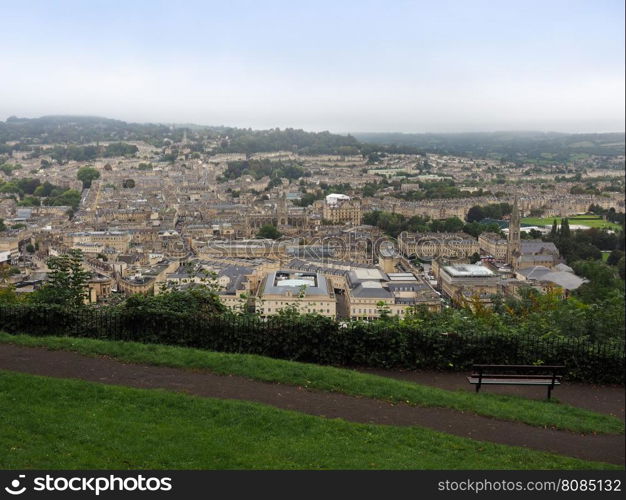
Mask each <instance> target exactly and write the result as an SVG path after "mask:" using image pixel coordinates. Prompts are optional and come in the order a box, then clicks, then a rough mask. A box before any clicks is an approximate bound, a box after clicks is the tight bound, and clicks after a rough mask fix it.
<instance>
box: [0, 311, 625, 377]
mask: <svg viewBox="0 0 626 500" xmlns="http://www.w3.org/2000/svg"><path fill="white" fill-rule="evenodd" d="M0 330H3V331H6V332H8V333H26V334H30V335H36V336H46V335H60V336H73V337H89V338H97V339H107V340H128V341H135V342H145V343H159V344H168V345H175V346H184V347H194V348H200V349H208V350H212V351H221V352H234V353H249V354H259V355H263V356H270V357H274V358H281V359H289V360H295V361H304V362H311V363H317V364H327V365H335V366H352V367H355V366H360V367H373V368H390V369H391V368H393V369H428V370H454V371H464V370H468V369H471V367H472V365H473V364H474V363H489V364H491V363H493V364H496V363H498V364H564V365H565V366H566V375H567V377H568V379H569V380H580V381H586V382H593V383H617V384H623V382H624V343H623V342H620V341H614V342H606V343H597V342H590V341H588V340H586V339H582V338H548V339H545V338H541V337H539V336H530V335H523V334H519V333H503V332H489V333H484V332H482V333H477V332H469V331H468V332H463V331H459V332H452V333H440V332H432V331H420V330H419V328H417V327H416V326H414V325H411V324H410V323H403V322H395V321H389V322H383V321H376V322H371V323H366V322H354V323H340V322H337V321H334V320H332V319H329V318H324V317H321V316H311V315H304V316H295V317H281V316H272V317H269V318H267V319H266V320H264V319H262V318H260V317H258V316H254V315H250V316H235V315H219V316H216V315H203V314H199V313H195V314H184V313H178V312H172V311H163V310H146V309H143V308H120V309H113V308H109V309H92V308H85V309H81V310H69V309H65V308H62V307H58V306H41V305H28V304H25V305H19V306H15V305H11V306H0Z"/></svg>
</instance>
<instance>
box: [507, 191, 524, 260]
mask: <svg viewBox="0 0 626 500" xmlns="http://www.w3.org/2000/svg"><path fill="white" fill-rule="evenodd" d="M520 239H521V236H520V216H519V207H518V206H517V195H516V196H515V201H514V202H513V211H512V212H511V221H510V223H509V237H508V240H507V246H506V262H507V264H509V265H510V266H511V267H512V268H513V269H515V268H516V267H517V265H516V264H517V258H518V257H519V256H520V255H521V242H520Z"/></svg>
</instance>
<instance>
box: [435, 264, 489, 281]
mask: <svg viewBox="0 0 626 500" xmlns="http://www.w3.org/2000/svg"><path fill="white" fill-rule="evenodd" d="M443 269H444V271H445V272H447V273H448V274H449V275H450V276H454V277H455V278H462V277H468V278H470V277H472V278H474V277H476V278H478V277H481V278H487V277H491V276H495V274H494V273H493V272H492V271H491V270H489V269H487V268H486V267H484V266H481V265H478V264H457V265H452V266H444V268H443Z"/></svg>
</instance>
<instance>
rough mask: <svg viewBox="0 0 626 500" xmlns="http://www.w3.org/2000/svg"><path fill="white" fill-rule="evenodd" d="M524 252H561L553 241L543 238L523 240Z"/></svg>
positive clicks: (522, 247) (522, 248) (556, 253)
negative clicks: (543, 239)
mask: <svg viewBox="0 0 626 500" xmlns="http://www.w3.org/2000/svg"><path fill="white" fill-rule="evenodd" d="M520 243H521V250H522V254H529V253H534V254H536V253H540V252H547V253H553V254H555V255H558V254H559V251H558V249H557V248H556V246H555V245H554V243H552V242H551V241H542V240H521V242H520Z"/></svg>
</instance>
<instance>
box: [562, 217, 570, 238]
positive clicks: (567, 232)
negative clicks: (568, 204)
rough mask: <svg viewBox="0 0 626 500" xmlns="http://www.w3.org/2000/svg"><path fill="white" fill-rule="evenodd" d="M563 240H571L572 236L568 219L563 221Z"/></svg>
mask: <svg viewBox="0 0 626 500" xmlns="http://www.w3.org/2000/svg"><path fill="white" fill-rule="evenodd" d="M560 235H561V238H564V239H565V238H569V237H570V236H571V232H570V229H569V221H568V220H567V217H565V218H564V219H563V220H562V221H561V234H560Z"/></svg>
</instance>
